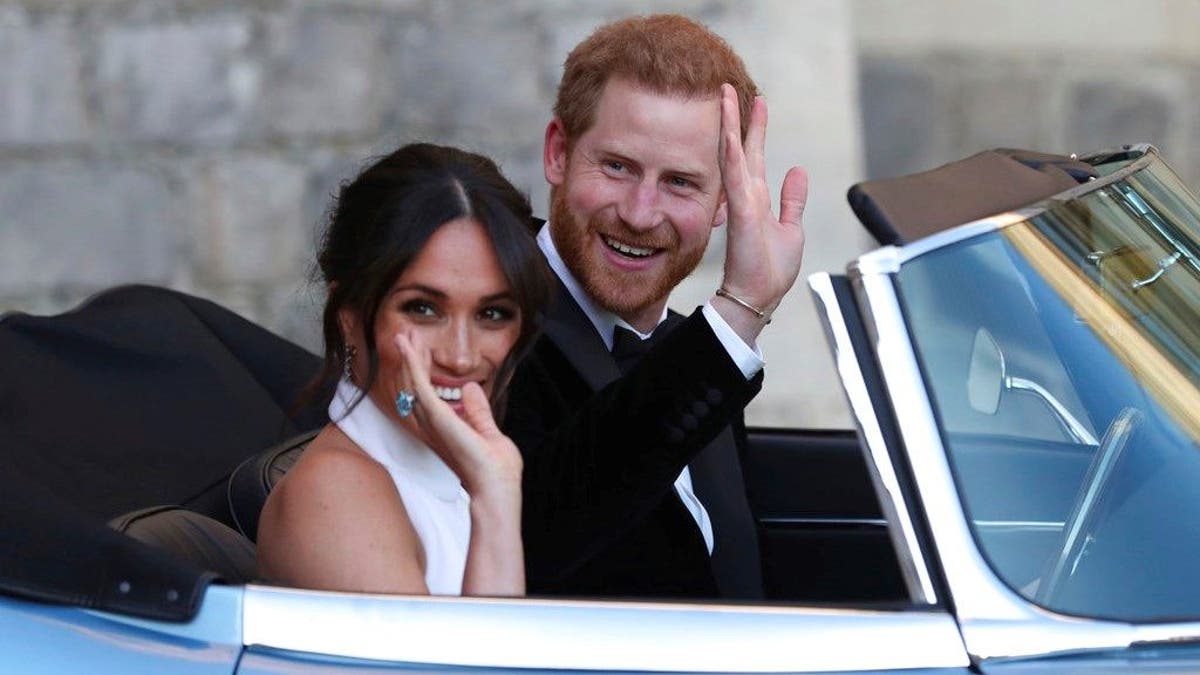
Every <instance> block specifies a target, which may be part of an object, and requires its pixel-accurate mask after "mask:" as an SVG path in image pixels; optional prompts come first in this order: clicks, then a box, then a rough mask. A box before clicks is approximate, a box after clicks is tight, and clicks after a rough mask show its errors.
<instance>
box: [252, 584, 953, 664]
mask: <svg viewBox="0 0 1200 675" xmlns="http://www.w3.org/2000/svg"><path fill="white" fill-rule="evenodd" d="M244 626H245V636H246V644H247V645H251V646H263V647H268V648H272V649H279V650H288V651H295V652H309V653H320V654H331V655H339V656H345V657H351V658H360V659H371V660H382V661H393V662H395V661H399V662H405V663H408V664H429V665H451V666H479V667H484V666H490V667H494V668H546V669H564V670H567V669H570V670H632V671H650V672H667V671H674V672H679V671H695V672H734V673H737V672H781V671H797V670H804V671H812V670H829V671H838V670H873V669H893V668H894V669H904V668H962V667H966V666H968V665H969V660H968V658H967V654H966V651H965V649H964V648H963V644H962V638H961V636H960V635H959V633H958V628H957V626H956V625H955V623H954V619H953V617H951V616H950V615H949V614H947V613H945V612H944V611H933V610H926V611H920V610H906V611H890V612H889V611H875V610H872V611H868V610H849V609H833V608H827V609H806V608H792V607H769V606H742V605H738V606H730V605H708V604H667V603H638V602H601V601H571V600H540V599H478V598H452V597H405V596H384V595H366V594H362V595H355V594H346V593H327V592H319V591H303V590H294V589H283V588H272V587H266V586H247V587H246V601H245V618H244ZM864 644H870V645H871V647H872V648H871V649H863V648H862V645H864ZM464 645H469V646H470V648H469V649H464Z"/></svg>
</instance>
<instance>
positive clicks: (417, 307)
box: [401, 300, 437, 317]
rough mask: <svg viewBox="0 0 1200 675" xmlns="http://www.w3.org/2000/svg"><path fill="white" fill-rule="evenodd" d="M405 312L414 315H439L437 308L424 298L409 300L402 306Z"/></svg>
mask: <svg viewBox="0 0 1200 675" xmlns="http://www.w3.org/2000/svg"><path fill="white" fill-rule="evenodd" d="M401 309H403V310H404V313H405V314H411V315H413V316H422V317H423V316H437V309H436V308H435V307H434V306H433V305H431V304H429V303H428V302H425V301H424V300H409V301H408V302H406V303H404V305H403V306H402V307H401Z"/></svg>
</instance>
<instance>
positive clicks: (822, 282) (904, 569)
mask: <svg viewBox="0 0 1200 675" xmlns="http://www.w3.org/2000/svg"><path fill="white" fill-rule="evenodd" d="M808 287H809V288H810V289H811V290H812V294H813V298H814V300H815V301H816V304H817V309H818V310H819V311H818V314H819V315H820V317H821V323H822V325H823V326H824V328H825V337H826V339H827V341H828V342H829V348H830V350H831V351H832V352H833V359H834V365H835V367H836V368H837V371H838V374H839V375H840V378H841V381H842V389H843V390H844V391H845V393H846V399H847V401H849V403H850V409H851V411H852V412H853V413H854V420H855V424H856V425H857V426H858V433H859V438H862V439H863V440H864V444H863V453H864V454H865V455H866V457H865V459H866V460H867V467H868V468H869V469H870V475H871V482H872V484H873V485H874V487H875V493H876V494H877V495H878V496H879V502H880V507H881V508H882V510H883V515H884V517H885V518H886V520H887V521H888V522H889V523H894V524H895V527H889V528H888V533H889V535H890V536H891V539H892V545H893V546H894V547H895V548H896V552H897V558H898V561H899V563H900V571H901V575H902V576H903V578H904V584H905V586H906V588H907V590H908V595H909V597H910V598H911V599H912V600H913V602H916V603H924V604H937V602H938V596H937V591H936V590H935V589H934V586H933V578H932V575H931V573H930V571H929V561H928V558H927V557H926V554H925V551H923V550H922V548H921V542H920V538H919V537H918V536H917V531H916V527H915V525H914V524H913V521H912V513H913V510H912V508H910V506H909V504H908V502H907V500H906V499H905V498H904V492H903V491H902V490H901V489H900V480H899V478H898V476H897V474H896V467H895V466H894V465H893V464H892V455H891V453H889V452H888V448H887V443H886V442H885V441H884V438H883V431H882V429H881V428H880V425H879V418H878V417H876V415H875V408H874V406H873V405H872V404H871V397H870V394H869V393H868V391H867V384H866V380H865V378H864V377H863V374H862V370H861V369H860V368H859V365H858V358H857V356H856V355H855V353H854V345H853V343H852V342H851V341H850V333H849V331H848V330H847V328H846V324H845V322H844V320H843V318H842V317H843V308H842V307H841V305H840V303H839V302H838V300H837V296H836V295H835V294H834V292H833V283H832V278H831V277H830V275H829V274H827V273H824V272H821V273H818V274H813V275H812V276H810V277H808Z"/></svg>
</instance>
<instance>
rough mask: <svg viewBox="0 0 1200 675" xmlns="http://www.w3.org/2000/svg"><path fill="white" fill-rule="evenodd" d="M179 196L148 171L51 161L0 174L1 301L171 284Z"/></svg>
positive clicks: (176, 261) (159, 176)
mask: <svg viewBox="0 0 1200 675" xmlns="http://www.w3.org/2000/svg"><path fill="white" fill-rule="evenodd" d="M183 211H185V209H183V208H182V202H181V199H180V196H179V195H178V194H177V192H176V191H175V190H174V189H173V187H172V185H171V183H170V181H169V180H168V178H167V177H166V174H165V173H164V172H162V171H158V170H155V168H153V167H147V166H128V165H114V164H111V163H106V162H99V161H95V162H81V161H68V160H52V161H46V162H28V163H20V164H17V165H11V164H9V165H6V166H4V167H3V168H0V289H2V290H0V294H2V295H14V294H17V293H32V292H35V291H42V290H45V289H52V288H57V287H84V288H93V289H98V288H102V287H105V286H110V285H114V284H118V283H125V282H132V281H143V282H150V283H168V282H169V281H170V280H171V279H173V278H174V276H175V268H176V266H177V265H179V264H180V262H181V261H180V260H179V252H180V251H179V249H180V240H181V239H182V237H181V234H182V233H183V232H184V229H183V228H182V227H180V220H179V215H178V214H179V213H181V212H183Z"/></svg>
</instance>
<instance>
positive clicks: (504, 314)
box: [479, 307, 516, 323]
mask: <svg viewBox="0 0 1200 675" xmlns="http://www.w3.org/2000/svg"><path fill="white" fill-rule="evenodd" d="M514 316H516V312H514V311H513V310H511V309H508V308H507V307H487V308H485V309H483V310H482V311H480V312H479V318H481V319H483V320H484V321H494V322H497V323H499V322H503V321H510V320H511V319H512V318H513V317H514Z"/></svg>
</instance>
